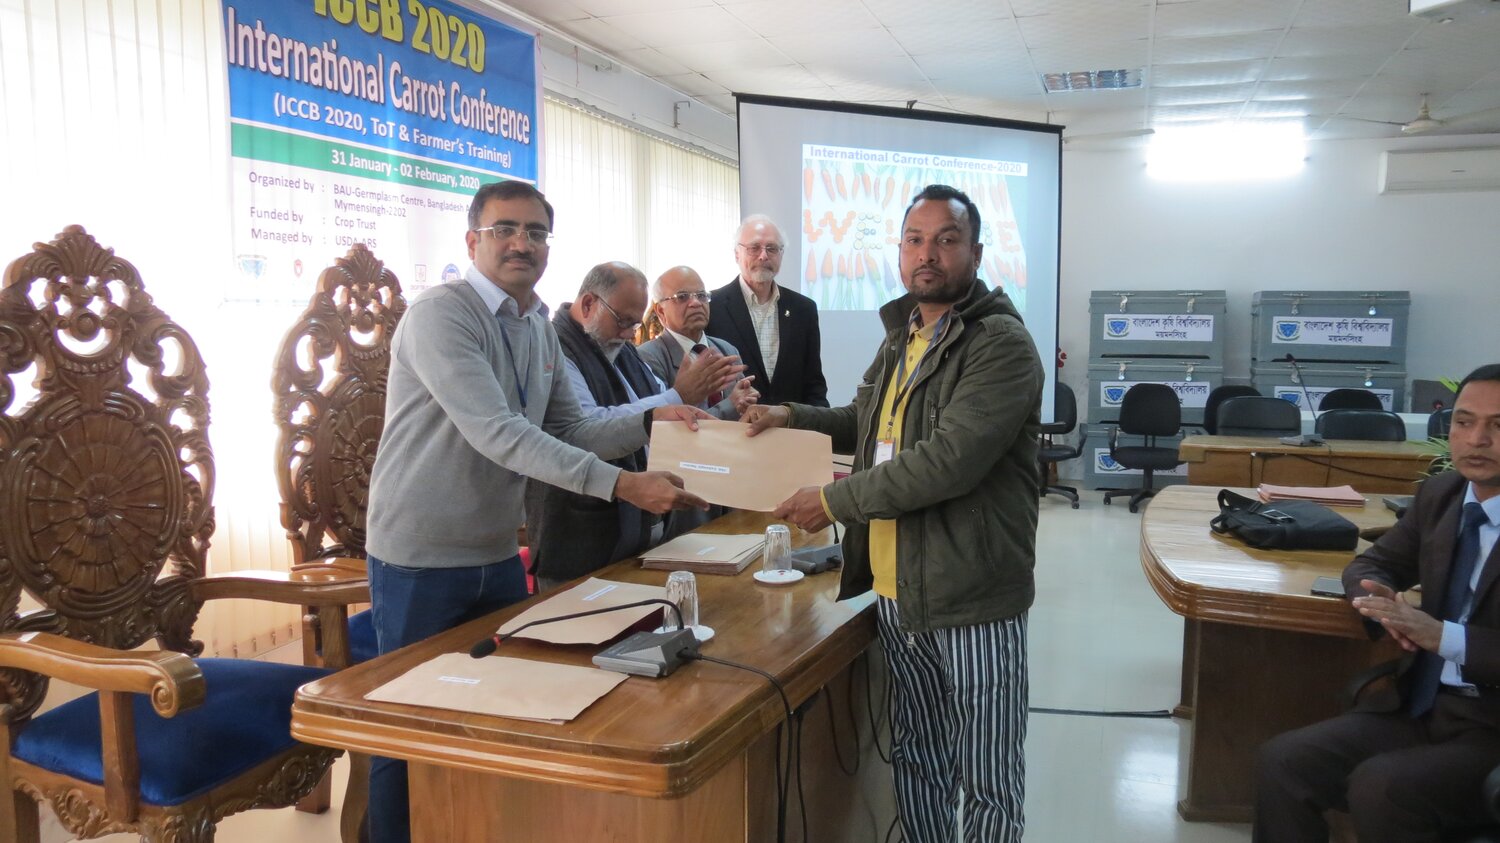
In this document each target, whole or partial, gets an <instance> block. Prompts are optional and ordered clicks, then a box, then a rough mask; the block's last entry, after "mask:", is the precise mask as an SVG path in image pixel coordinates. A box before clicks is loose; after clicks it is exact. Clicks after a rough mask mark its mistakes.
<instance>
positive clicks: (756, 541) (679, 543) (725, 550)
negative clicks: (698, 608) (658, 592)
mask: <svg viewBox="0 0 1500 843" xmlns="http://www.w3.org/2000/svg"><path fill="white" fill-rule="evenodd" d="M765 543H766V537H765V536H764V535H761V534H760V533H742V534H731V535H722V536H721V535H711V534H708V533H688V534H686V535H682V536H678V537H677V538H675V539H672V540H671V541H669V542H667V543H666V544H664V545H661V546H660V547H655V548H652V549H651V550H648V551H646V552H645V553H642V554H641V567H642V568H651V569H654V570H657V571H692V572H693V573H695V574H738V573H739V572H740V571H743V570H745V566H747V565H749V564H750V563H751V562H753V561H754V560H755V559H756V558H757V557H758V556H760V551H761V548H762V547H764V546H765Z"/></svg>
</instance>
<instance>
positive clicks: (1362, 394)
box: [1318, 389, 1385, 413]
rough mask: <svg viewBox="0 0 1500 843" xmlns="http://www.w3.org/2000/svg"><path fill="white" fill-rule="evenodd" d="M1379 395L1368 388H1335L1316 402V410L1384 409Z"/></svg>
mask: <svg viewBox="0 0 1500 843" xmlns="http://www.w3.org/2000/svg"><path fill="white" fill-rule="evenodd" d="M1384 409H1385V406H1384V405H1382V404H1381V403H1380V396H1378V395H1376V394H1375V393H1373V392H1371V391H1370V390H1368V389H1335V390H1333V391H1332V392H1330V393H1328V394H1327V395H1325V396H1323V400H1322V401H1319V402H1318V412H1320V413H1322V412H1325V411H1327V410H1384Z"/></svg>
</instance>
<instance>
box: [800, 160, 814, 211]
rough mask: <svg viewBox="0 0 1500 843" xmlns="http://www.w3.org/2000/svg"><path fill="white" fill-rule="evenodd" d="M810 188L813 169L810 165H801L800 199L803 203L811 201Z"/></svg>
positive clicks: (811, 186) (811, 187)
mask: <svg viewBox="0 0 1500 843" xmlns="http://www.w3.org/2000/svg"><path fill="white" fill-rule="evenodd" d="M812 189H813V169H812V167H811V166H807V167H803V168H802V201H803V202H804V203H807V202H811V201H812Z"/></svg>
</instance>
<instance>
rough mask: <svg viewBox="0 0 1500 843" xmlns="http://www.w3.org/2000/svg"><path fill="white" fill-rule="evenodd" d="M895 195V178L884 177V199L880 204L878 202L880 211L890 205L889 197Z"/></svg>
mask: <svg viewBox="0 0 1500 843" xmlns="http://www.w3.org/2000/svg"><path fill="white" fill-rule="evenodd" d="M895 195H896V177H895V176H886V177H885V198H884V199H882V200H881V202H880V207H881V210H884V209H885V207H886V206H887V205H889V204H891V197H892V196H895ZM887 222H889V221H887Z"/></svg>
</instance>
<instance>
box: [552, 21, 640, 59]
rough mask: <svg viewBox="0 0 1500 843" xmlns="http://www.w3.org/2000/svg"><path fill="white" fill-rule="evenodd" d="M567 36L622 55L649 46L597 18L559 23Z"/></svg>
mask: <svg viewBox="0 0 1500 843" xmlns="http://www.w3.org/2000/svg"><path fill="white" fill-rule="evenodd" d="M559 26H560V27H562V28H563V29H564V30H565V31H566V32H567V33H568V34H569V35H572V36H575V37H577V38H578V39H579V40H581V41H583V42H584V43H585V44H588V45H589V46H591V47H593V48H595V49H598V50H603V51H605V52H607V53H623V52H627V51H629V50H644V49H645V48H646V47H648V46H650V45H648V44H647V43H646V42H645V41H642V40H641V39H639V38H637V37H635V36H634V35H631V34H630V33H628V32H626V31H625V30H623V29H620V28H619V27H617V26H615V25H614V24H610V23H605V22H604V21H602V20H600V19H598V18H588V19H586V20H576V21H570V22H568V23H566V25H564V24H562V23H559Z"/></svg>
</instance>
